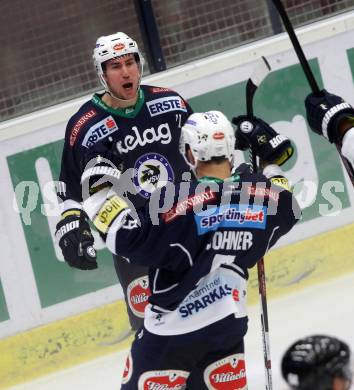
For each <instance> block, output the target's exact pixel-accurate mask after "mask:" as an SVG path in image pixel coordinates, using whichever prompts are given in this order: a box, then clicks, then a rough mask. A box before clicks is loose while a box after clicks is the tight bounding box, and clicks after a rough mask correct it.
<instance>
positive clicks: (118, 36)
mask: <svg viewBox="0 0 354 390" xmlns="http://www.w3.org/2000/svg"><path fill="white" fill-rule="evenodd" d="M127 54H134V56H135V59H136V61H137V62H138V64H139V71H140V80H141V77H142V75H143V67H144V57H143V55H142V54H141V52H140V50H139V47H138V44H137V43H136V42H135V41H134V40H133V39H132V38H130V37H129V36H128V35H127V34H125V33H123V32H117V33H115V34H111V35H107V36H103V37H100V38H98V39H97V41H96V46H95V48H94V50H93V62H94V65H95V68H96V72H97V76H98V78H99V79H100V82H101V84H102V85H103V87H104V89H105V90H106V91H109V88H108V85H107V83H106V80H105V79H104V77H103V68H102V64H103V63H104V62H106V61H108V60H111V59H112V58H118V57H121V56H124V55H127ZM140 80H139V85H140Z"/></svg>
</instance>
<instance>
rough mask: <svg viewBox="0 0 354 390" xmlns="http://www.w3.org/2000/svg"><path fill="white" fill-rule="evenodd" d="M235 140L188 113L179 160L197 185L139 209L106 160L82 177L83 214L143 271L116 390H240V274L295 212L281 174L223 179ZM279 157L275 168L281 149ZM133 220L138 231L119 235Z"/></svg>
mask: <svg viewBox="0 0 354 390" xmlns="http://www.w3.org/2000/svg"><path fill="white" fill-rule="evenodd" d="M246 119H247V118H246V117H241V119H238V118H236V119H235V120H234V122H235V123H237V124H238V130H237V133H236V134H239V135H240V137H242V138H244V139H247V140H248V142H250V143H252V142H254V143H257V145H258V139H257V137H254V132H253V131H254V130H256V131H258V133H259V132H260V131H261V130H262V133H263V138H262V139H263V141H265V140H266V139H267V138H268V136H269V135H271V137H273V136H274V134H276V133H275V132H274V130H273V129H272V128H271V127H270V126H268V125H267V124H266V123H265V122H263V121H261V120H258V119H252V121H247V120H246ZM252 128H253V131H252ZM243 132H244V133H243ZM234 133H235V132H234V129H233V127H232V125H231V123H230V122H229V121H228V120H227V118H226V117H225V116H224V115H223V114H222V113H221V112H218V111H210V112H206V113H194V114H192V115H191V116H190V117H189V118H188V120H187V121H186V123H185V124H184V126H183V127H182V133H181V139H180V151H181V154H182V155H183V156H184V158H185V160H186V162H187V164H188V165H189V166H190V167H191V168H192V170H193V171H194V172H195V175H196V179H195V180H192V181H191V182H185V181H184V182H180V183H178V184H177V185H176V186H173V185H172V184H171V185H170V186H167V187H165V188H164V189H162V190H161V191H155V192H154V193H153V194H152V195H151V197H150V201H149V203H148V204H146V205H145V206H144V207H143V208H140V209H138V210H132V209H131V208H129V206H128V202H126V200H125V199H124V197H122V196H121V195H120V194H123V193H124V185H125V184H124V180H123V177H124V175H125V173H123V174H122V175H121V177H120V179H119V180H118V183H115V184H114V186H113V188H112V187H110V186H109V185H110V180H108V179H109V177H110V176H109V175H111V176H112V177H114V176H116V177H117V176H119V173H118V172H117V170H116V171H115V172H114V169H113V168H110V170H109V169H108V167H107V159H104V158H103V157H102V156H100V157H97V159H94V160H96V161H94V167H92V166H91V167H89V168H87V169H86V170H85V172H84V175H83V177H82V183H83V188H86V187H87V186H88V187H89V190H88V191H86V190H85V193H89V194H92V195H90V196H88V197H87V199H86V200H85V201H84V210H85V212H86V213H87V215H88V216H89V218H90V219H91V220H92V221H93V223H94V224H95V226H96V228H97V229H98V230H99V231H100V232H101V234H102V237H103V239H104V240H105V242H106V245H107V247H108V249H109V250H110V251H112V252H113V253H115V254H119V255H121V256H124V258H126V260H127V261H129V263H130V264H139V265H143V266H146V267H149V281H150V287H151V292H152V295H151V296H150V297H149V304H148V305H147V306H146V308H145V320H144V326H143V327H142V328H141V329H140V330H139V331H138V332H137V333H136V336H135V340H134V342H133V344H132V347H131V351H130V353H129V357H128V359H127V364H126V368H125V371H124V375H123V379H122V390H128V389H129V390H137V389H139V390H140V389H155V388H156V389H157V388H161V389H162V388H164V389H165V388H166V389H167V388H168V389H171V388H174V389H177V388H178V389H185V388H187V389H192V390H201V389H220V390H222V389H225V390H226V389H246V388H247V379H246V371H245V360H244V344H243V338H244V336H245V334H246V331H247V313H246V299H247V286H246V284H247V278H248V269H249V268H252V267H253V266H254V265H255V264H256V263H257V261H258V260H259V259H260V258H261V257H262V256H263V255H264V254H265V253H266V251H267V250H268V249H269V248H271V247H272V246H273V245H274V244H275V243H276V241H277V240H278V239H279V238H280V237H281V236H283V235H284V234H286V233H287V232H288V231H289V230H290V229H291V228H292V227H293V226H294V224H295V223H296V221H297V218H298V217H299V209H298V205H297V203H296V200H295V199H294V197H293V196H292V193H291V191H290V188H289V185H288V182H287V180H286V178H285V177H284V176H283V174H282V171H281V169H280V168H279V166H277V165H275V164H269V165H266V164H265V165H266V166H265V168H264V170H263V174H262V173H256V174H253V173H250V171H249V170H248V169H241V168H240V169H239V170H236V171H235V173H233V174H232V173H231V168H232V165H233V164H232V160H233V154H234V145H235V135H234ZM241 133H242V134H241ZM258 146H259V145H258ZM288 148H291V145H290V141H289V140H287V149H288ZM260 152H261V153H263V152H264V150H260ZM277 153H278V155H273V157H274V158H275V159H278V157H280V155H283V154H284V150H283V151H280V150H278V152H277ZM90 163H91V162H90ZM102 174H105V176H103V177H102ZM105 185H107V187H105V188H103V187H104V186H105ZM122 187H123V188H122ZM97 190H98V191H97ZM166 204H168V207H164V205H166ZM133 215H135V220H137V221H138V222H137V223H136V224H135V228H134V229H127V228H126V226H130V225H131V223H132V220H133V218H134V217H133ZM152 221H156V222H154V223H153V222H152Z"/></svg>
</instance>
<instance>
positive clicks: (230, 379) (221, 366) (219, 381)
mask: <svg viewBox="0 0 354 390" xmlns="http://www.w3.org/2000/svg"><path fill="white" fill-rule="evenodd" d="M204 382H205V383H206V384H207V386H208V389H209V390H225V389H237V390H246V389H247V378H246V366H245V360H244V355H243V354H242V353H240V354H235V355H231V356H228V357H226V358H224V359H221V360H218V361H217V362H215V363H212V364H210V365H209V366H208V367H207V368H206V369H205V371H204Z"/></svg>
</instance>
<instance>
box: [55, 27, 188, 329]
mask: <svg viewBox="0 0 354 390" xmlns="http://www.w3.org/2000/svg"><path fill="white" fill-rule="evenodd" d="M93 60H94V64H95V67H96V71H97V74H98V77H99V79H100V81H101V83H102V85H103V87H104V89H105V92H104V93H98V94H95V95H94V96H93V97H92V99H91V100H89V101H88V102H86V103H85V104H84V105H83V106H82V107H81V108H80V109H79V111H78V112H77V113H76V114H74V115H73V116H72V117H71V118H70V120H69V122H68V124H67V128H66V134H65V144H64V149H63V154H62V164H61V172H60V181H61V191H60V192H59V196H60V197H61V199H62V200H63V203H62V219H61V220H60V222H59V223H58V225H57V233H56V236H57V239H58V240H59V246H60V248H61V249H62V252H63V256H64V259H65V261H66V262H67V263H68V264H69V265H70V266H72V267H75V268H79V269H84V270H91V269H95V268H97V262H96V251H95V250H94V248H93V243H94V239H93V236H92V234H91V231H90V227H89V225H88V223H87V221H86V220H85V218H84V216H83V214H82V204H81V203H82V197H81V186H80V177H81V174H82V171H83V168H84V161H87V155H88V153H90V151H91V150H92V148H93V147H100V148H101V149H102V150H103V149H104V148H105V145H106V144H109V145H112V144H113V145H115V154H116V155H119V159H120V161H122V162H123V164H124V167H125V168H126V169H128V168H134V169H135V171H134V175H133V176H132V178H131V179H132V183H133V187H134V191H133V190H131V191H130V192H129V193H130V199H131V200H132V202H133V203H134V205H135V206H136V207H138V206H141V205H142V204H144V202H145V201H146V200H147V199H148V198H149V197H150V195H151V193H152V192H153V191H154V190H155V189H156V188H159V187H161V186H162V185H165V184H166V183H168V182H173V181H176V180H177V181H179V180H180V179H181V176H182V173H183V172H185V171H188V170H189V168H188V166H187V165H186V164H185V162H184V160H183V158H182V156H181V155H180V153H179V151H178V141H179V136H180V132H181V126H182V125H183V124H184V122H185V121H186V118H187V117H188V116H189V115H190V114H191V112H192V110H191V108H190V106H189V105H188V103H187V102H186V101H185V100H184V99H183V98H182V97H181V96H180V95H179V94H177V93H176V92H174V91H172V90H170V89H167V88H160V87H155V86H149V85H140V81H141V77H142V74H143V64H144V58H143V56H142V54H141V52H140V50H139V48H138V45H137V43H136V42H135V41H134V40H133V39H131V38H130V37H129V36H127V35H126V34H124V33H122V32H118V33H116V34H112V35H109V36H104V37H100V38H99V39H98V40H97V42H96V47H95V49H94V52H93ZM80 216H81V217H80ZM146 256H147V258H149V257H150V255H149V254H146ZM114 263H115V268H116V272H117V275H118V278H119V281H120V283H121V285H122V288H123V291H124V294H125V300H126V303H127V308H128V314H129V319H130V324H131V326H132V328H133V329H137V328H138V327H139V326H140V325H141V323H142V318H143V314H144V305H145V304H144V303H143V304H136V302H137V299H136V298H137V296H135V295H134V294H143V295H144V296H145V299H146V298H147V296H148V295H149V286H148V281H147V276H146V275H147V270H146V268H144V267H141V266H140V265H129V264H126V262H122V261H120V259H119V256H114Z"/></svg>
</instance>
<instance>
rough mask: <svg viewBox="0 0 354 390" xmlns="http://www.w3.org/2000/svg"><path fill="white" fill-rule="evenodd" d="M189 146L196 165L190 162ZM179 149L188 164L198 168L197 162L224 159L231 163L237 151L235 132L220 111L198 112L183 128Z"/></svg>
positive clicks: (190, 117)
mask: <svg viewBox="0 0 354 390" xmlns="http://www.w3.org/2000/svg"><path fill="white" fill-rule="evenodd" d="M187 145H188V146H189V148H190V150H191V152H192V154H193V157H194V160H195V163H194V164H192V163H191V162H190V161H188V158H187V155H186V151H187ZM179 149H180V152H181V154H182V155H183V157H184V159H185V160H186V162H187V164H188V165H189V166H190V167H192V168H196V166H197V161H210V160H211V159H212V158H215V157H224V158H227V159H229V161H230V162H231V161H232V159H233V155H234V151H235V131H234V129H233V127H232V125H231V123H230V121H229V120H228V119H227V118H226V116H225V115H224V114H223V113H222V112H220V111H207V112H198V113H194V114H192V115H190V116H189V118H188V119H187V121H186V122H185V124H184V125H183V127H182V131H181V137H180V144H179Z"/></svg>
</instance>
